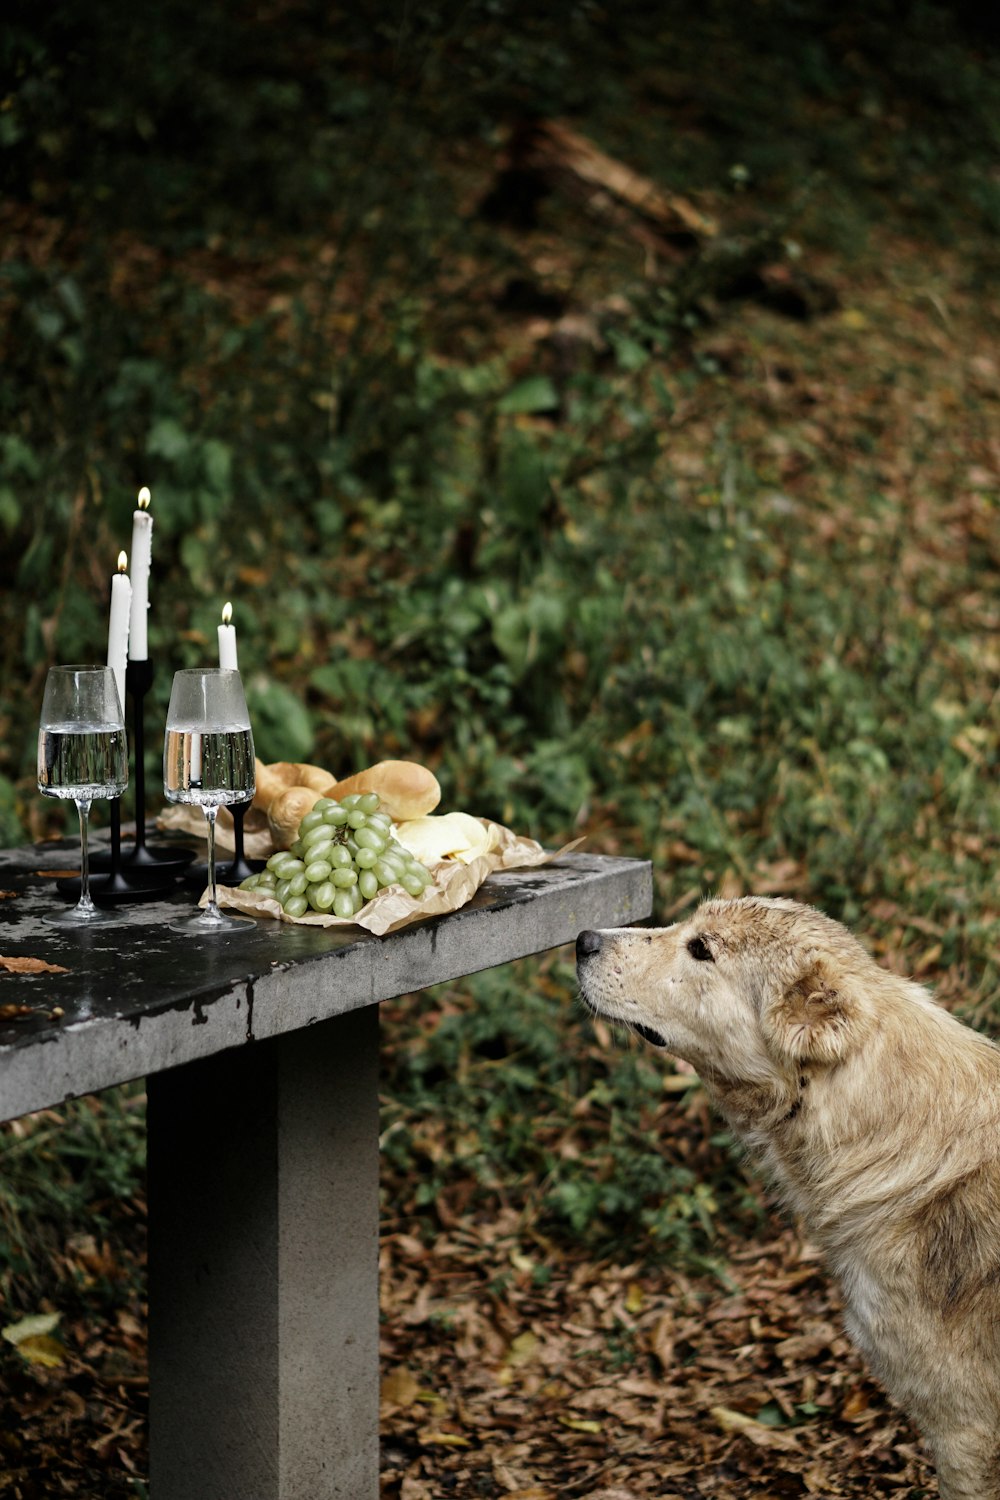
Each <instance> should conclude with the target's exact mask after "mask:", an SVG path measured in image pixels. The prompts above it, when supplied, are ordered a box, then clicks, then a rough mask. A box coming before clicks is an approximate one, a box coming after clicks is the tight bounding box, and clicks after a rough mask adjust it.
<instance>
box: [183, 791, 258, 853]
mask: <svg viewBox="0 0 1000 1500" xmlns="http://www.w3.org/2000/svg"><path fill="white" fill-rule="evenodd" d="M156 826H157V828H159V829H160V831H161V832H162V833H186V834H189V835H190V836H191V837H192V838H195V839H200V840H201V842H202V843H203V844H207V843H208V828H207V826H206V823H205V814H204V813H203V812H202V810H201V808H200V807H186V806H184V805H183V804H182V803H180V802H175V803H174V804H173V806H172V807H165V808H164V809H163V811H162V812H161V813H160V815H159V816H158V818H157V819H156ZM215 852H216V854H234V853H235V852H236V830H235V828H234V827H233V815H232V813H231V812H230V811H229V809H228V807H220V808H219V812H218V816H217V817H216V819H215ZM274 852H275V845H274V839H273V838H272V836H271V830H270V827H269V826H268V822H267V813H265V812H262V811H261V810H260V808H259V807H251V808H250V809H249V810H248V811H247V813H246V815H245V816H244V818H243V853H244V854H245V855H246V857H247V859H268V858H269V857H270V855H272V854H273V853H274Z"/></svg>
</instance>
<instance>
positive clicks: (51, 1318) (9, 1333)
mask: <svg viewBox="0 0 1000 1500" xmlns="http://www.w3.org/2000/svg"><path fill="white" fill-rule="evenodd" d="M61 1316H62V1314H61V1313H57V1312H55V1313H33V1314H32V1315H31V1316H30V1317H27V1318H20V1319H19V1320H18V1321H17V1322H16V1323H8V1324H7V1326H6V1327H5V1328H0V1337H3V1338H5V1339H6V1340H7V1342H8V1344H13V1345H14V1348H15V1349H16V1348H17V1346H18V1345H19V1344H20V1343H22V1342H23V1340H24V1339H33V1338H38V1337H40V1336H41V1335H42V1334H46V1333H52V1332H53V1331H54V1330H55V1329H56V1328H58V1326H59V1319H60V1317H61Z"/></svg>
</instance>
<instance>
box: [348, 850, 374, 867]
mask: <svg viewBox="0 0 1000 1500" xmlns="http://www.w3.org/2000/svg"><path fill="white" fill-rule="evenodd" d="M377 859H378V853H377V852H376V851H375V850H374V849H359V850H358V852H357V854H356V855H355V856H354V863H355V864H356V865H357V867H358V869H359V870H371V869H372V868H373V867H374V865H375V861H376V860H377Z"/></svg>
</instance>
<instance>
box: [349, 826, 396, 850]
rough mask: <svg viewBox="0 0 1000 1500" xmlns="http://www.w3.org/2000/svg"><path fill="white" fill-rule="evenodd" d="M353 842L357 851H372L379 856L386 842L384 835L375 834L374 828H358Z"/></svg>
mask: <svg viewBox="0 0 1000 1500" xmlns="http://www.w3.org/2000/svg"><path fill="white" fill-rule="evenodd" d="M354 840H355V843H356V844H357V846H358V848H359V849H374V850H375V852H376V854H381V853H382V850H383V849H384V848H385V846H386V843H387V842H388V840H387V839H386V838H385V836H384V834H381V833H377V832H376V831H375V829H374V828H359V829H358V831H357V833H356V834H355V835H354Z"/></svg>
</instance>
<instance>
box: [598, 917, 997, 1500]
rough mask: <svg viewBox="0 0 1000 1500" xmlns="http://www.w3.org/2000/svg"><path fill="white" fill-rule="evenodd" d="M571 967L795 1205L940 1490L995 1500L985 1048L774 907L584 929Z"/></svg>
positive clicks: (834, 935)
mask: <svg viewBox="0 0 1000 1500" xmlns="http://www.w3.org/2000/svg"><path fill="white" fill-rule="evenodd" d="M577 972H578V977H579V982H580V990H581V994H582V996H583V999H584V1000H585V1002H586V1003H587V1005H588V1006H589V1007H590V1008H591V1010H592V1011H594V1012H595V1013H596V1014H597V1015H600V1016H603V1017H606V1018H607V1019H609V1020H611V1021H617V1022H623V1023H624V1024H625V1025H626V1026H628V1027H630V1028H631V1029H632V1030H633V1031H636V1032H637V1033H638V1034H639V1035H640V1036H642V1037H643V1038H644V1039H645V1040H646V1041H647V1042H649V1043H650V1044H651V1045H653V1046H655V1047H658V1048H660V1049H662V1050H664V1051H666V1052H671V1053H673V1054H675V1055H676V1056H678V1057H681V1058H684V1059H686V1060H687V1061H688V1062H689V1063H691V1064H692V1065H693V1066H694V1068H695V1069H696V1070H697V1072H698V1074H699V1076H700V1078H701V1080H702V1082H703V1083H704V1085H705V1088H706V1089H707V1090H708V1093H709V1096H710V1098H711V1100H712V1102H713V1103H714V1105H715V1106H716V1107H717V1108H718V1110H719V1111H720V1112H721V1114H722V1115H723V1116H724V1117H725V1119H726V1120H727V1121H728V1123H729V1124H730V1126H731V1127H732V1129H733V1130H734V1132H735V1133H736V1134H737V1135H738V1136H739V1137H740V1138H741V1139H742V1140H743V1141H744V1142H745V1143H746V1145H747V1146H748V1147H749V1148H750V1150H751V1152H752V1154H753V1156H754V1157H755V1158H756V1159H757V1161H758V1162H759V1163H760V1165H761V1166H762V1167H763V1169H764V1170H765V1172H766V1173H767V1174H768V1176H769V1177H770V1178H771V1180H772V1181H773V1182H774V1184H775V1186H776V1187H777V1189H778V1191H779V1193H780V1194H781V1196H782V1197H783V1198H784V1200H785V1202H786V1203H787V1204H788V1206H789V1207H790V1208H791V1209H792V1210H793V1211H794V1212H795V1213H796V1214H798V1215H800V1216H801V1219H802V1222H803V1224H804V1226H805V1229H806V1231H807V1233H808V1234H809V1236H810V1238H811V1239H812V1240H813V1241H814V1242H815V1243H816V1244H817V1245H818V1246H819V1247H820V1249H821V1250H822V1251H823V1253H824V1255H825V1258H826V1261H827V1263H828V1265H829V1266H830V1268H831V1270H832V1271H833V1272H834V1274H835V1275H836V1276H837V1278H838V1279H839V1281H840V1284H841V1286H842V1289H843V1295H844V1301H845V1308H846V1312H845V1321H846V1323H847V1327H848V1331H849V1333H850V1334H851V1336H852V1337H853V1339H854V1340H855V1342H856V1343H857V1344H858V1346H859V1347H860V1349H861V1350H862V1352H863V1353H864V1354H865V1356H866V1358H867V1359H868V1361H869V1363H870V1365H871V1367H872V1369H873V1371H874V1372H875V1374H876V1375H877V1376H878V1378H879V1379H880V1380H881V1382H882V1383H883V1385H884V1386H885V1388H886V1390H887V1391H888V1392H889V1394H890V1395H891V1396H892V1397H893V1398H894V1400H896V1401H897V1402H898V1403H899V1405H900V1406H901V1407H902V1408H903V1409H904V1411H906V1412H907V1413H908V1415H909V1416H910V1417H911V1418H912V1420H913V1421H914V1422H915V1424H916V1425H917V1427H919V1428H920V1430H921V1431H922V1433H923V1435H924V1437H925V1439H926V1440H927V1443H928V1446H929V1447H930V1449H931V1452H932V1454H933V1456H934V1460H935V1463H936V1465H937V1470H938V1480H939V1485H940V1492H941V1496H942V1500H1000V1047H997V1046H995V1045H994V1044H993V1043H992V1042H990V1041H988V1040H987V1039H986V1038H985V1037H982V1036H980V1035H979V1034H978V1033H977V1032H975V1031H973V1030H972V1029H971V1028H970V1027H968V1026H965V1025H963V1024H962V1023H961V1022H960V1021H958V1020H956V1019H955V1017H953V1016H951V1015H950V1014H949V1013H948V1012H947V1011H946V1010H944V1009H943V1008H942V1007H941V1006H939V1005H937V1004H936V1003H935V1002H934V1001H933V1000H932V999H931V997H930V995H929V994H928V993H927V992H926V991H925V990H924V989H923V988H922V987H921V986H920V985H918V984H915V983H913V982H912V981H910V980H907V979H901V978H899V977H898V976H897V975H895V974H890V973H889V972H887V971H886V970H885V969H883V968H881V967H880V966H879V965H878V964H877V963H875V962H874V960H873V959H872V958H871V957H870V956H869V954H868V953H867V952H866V951H865V949H864V948H863V947H862V946H861V944H860V943H859V942H858V941H857V939H856V938H854V937H853V936H852V935H851V933H849V932H848V931H847V929H846V928H845V927H842V926H841V925H840V923H838V922H834V921H833V920H831V919H830V918H829V917H826V916H824V915H823V914H822V913H821V912H819V911H816V910H815V909H814V908H811V907H807V906H801V905H799V904H797V903H795V902H792V901H786V900H778V899H767V898H763V897H753V896H749V897H743V898H741V899H739V900H731V901H730V900H711V901H707V902H705V903H703V904H702V906H700V907H699V909H698V910H697V912H696V913H695V914H694V915H693V916H692V917H690V918H689V919H687V920H686V921H683V922H679V923H678V924H677V925H675V926H673V927H665V928H659V929H652V928H617V929H612V930H607V931H603V932H599V933H594V932H584V933H581V934H580V937H579V938H578V940H577Z"/></svg>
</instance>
